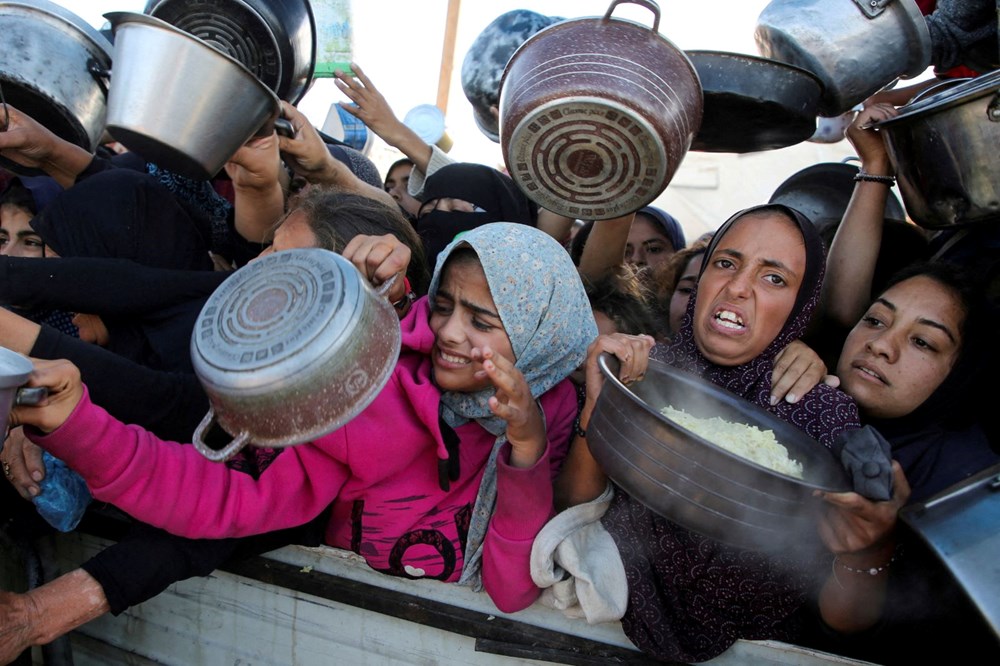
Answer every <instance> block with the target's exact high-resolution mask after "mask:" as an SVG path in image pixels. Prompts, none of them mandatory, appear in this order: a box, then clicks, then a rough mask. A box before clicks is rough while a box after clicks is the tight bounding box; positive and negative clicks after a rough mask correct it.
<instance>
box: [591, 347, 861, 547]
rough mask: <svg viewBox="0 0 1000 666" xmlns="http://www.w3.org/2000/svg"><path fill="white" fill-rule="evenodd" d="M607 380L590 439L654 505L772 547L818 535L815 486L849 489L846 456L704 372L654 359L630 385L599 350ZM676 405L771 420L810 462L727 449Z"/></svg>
mask: <svg viewBox="0 0 1000 666" xmlns="http://www.w3.org/2000/svg"><path fill="white" fill-rule="evenodd" d="M599 361H600V366H601V372H602V373H603V375H604V378H605V382H604V388H603V389H602V391H601V395H600V397H599V398H598V400H597V404H596V405H595V407H594V413H593V416H592V417H591V419H590V424H589V426H588V427H587V443H588V445H589V446H590V450H591V452H592V453H593V455H594V458H595V459H596V460H597V462H598V463H599V464H600V465H601V468H602V469H604V471H605V472H606V473H607V474H608V476H609V477H610V478H611V480H612V481H614V482H615V483H617V484H618V485H619V486H621V487H622V488H623V489H624V490H625V491H626V492H628V493H629V494H630V495H632V497H634V498H635V499H637V500H639V501H640V502H642V503H643V504H645V505H646V506H647V507H649V508H650V509H651V510H653V511H655V512H656V513H658V514H660V515H662V516H664V517H666V518H669V519H670V520H673V521H674V522H676V523H678V524H680V525H682V526H684V527H687V528H688V529H691V530H694V531H696V532H700V533H702V534H705V535H707V536H710V537H712V538H714V539H717V540H719V541H722V542H725V543H729V544H732V545H735V546H739V547H741V548H750V549H754V550H774V549H780V548H785V547H789V546H795V545H797V544H800V543H802V542H804V541H808V540H815V539H816V538H817V532H816V524H817V520H818V518H817V512H816V510H817V508H818V507H819V506H820V504H821V502H820V501H819V500H817V499H816V498H815V497H813V491H814V490H816V489H822V490H827V491H834V492H840V491H845V490H849V489H850V485H849V483H848V480H847V476H846V473H845V472H844V470H843V468H842V467H841V465H840V463H839V462H837V460H836V459H835V458H834V456H833V455H832V454H831V453H830V451H829V450H828V449H826V448H825V447H824V446H823V445H822V444H820V443H818V442H816V441H815V440H814V439H812V438H811V437H809V436H808V435H806V434H805V433H803V432H802V431H801V430H799V429H798V428H796V427H795V426H793V425H791V424H789V423H786V422H785V421H782V420H780V419H778V418H777V417H775V416H774V415H773V414H770V413H768V412H765V411H764V410H762V409H760V408H758V407H756V406H755V405H752V404H750V403H749V402H746V401H745V400H742V399H741V398H738V397H736V396H734V395H732V394H730V393H728V392H726V391H725V390H723V389H721V388H719V387H718V386H715V385H714V384H711V383H709V382H706V381H705V380H703V379H700V378H699V377H696V376H694V375H691V374H689V373H686V372H683V371H680V370H677V369H675V368H672V367H670V366H668V365H666V364H665V363H662V362H659V361H655V360H650V362H649V368H648V369H647V371H646V378H645V379H644V380H643V381H641V382H636V383H635V384H632V385H631V387H629V388H626V387H625V386H624V385H623V384H622V383H621V382H619V381H618V379H617V378H616V375H615V373H614V372H612V371H611V370H610V369H609V367H608V357H607V356H602V357H601V358H600V359H599ZM667 405H671V406H673V407H676V408H678V409H683V410H685V411H687V412H689V413H690V414H692V415H694V416H697V417H701V418H706V417H711V416H719V417H722V418H724V419H727V420H729V421H734V422H739V423H744V424H747V425H756V426H758V427H760V428H762V429H768V430H773V431H774V434H775V437H776V438H777V440H778V441H779V442H780V443H781V444H783V445H784V446H785V447H786V448H787V449H788V452H789V455H790V456H791V457H792V458H793V459H795V460H797V461H798V462H800V463H802V466H803V469H804V475H805V479H804V480H798V479H794V478H792V477H790V476H785V475H783V474H779V473H777V472H774V471H771V470H769V469H766V468H764V467H761V466H760V465H757V464H755V463H753V462H750V461H749V460H746V459H744V458H741V457H739V456H737V455H735V454H732V453H729V452H728V451H725V450H724V449H722V448H719V447H717V446H715V445H714V444H712V443H711V442H708V441H706V440H704V439H702V438H701V437H698V436H697V435H695V434H694V433H691V432H690V431H688V430H686V429H684V428H682V427H680V426H678V425H677V424H675V423H674V422H673V421H670V420H669V419H667V418H666V417H664V416H663V415H662V414H660V409H661V408H663V407H665V406H667Z"/></svg>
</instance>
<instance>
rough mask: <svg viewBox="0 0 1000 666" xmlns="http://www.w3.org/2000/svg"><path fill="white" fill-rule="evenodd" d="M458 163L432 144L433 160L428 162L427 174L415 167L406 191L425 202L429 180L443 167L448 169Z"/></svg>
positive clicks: (411, 172)
mask: <svg viewBox="0 0 1000 666" xmlns="http://www.w3.org/2000/svg"><path fill="white" fill-rule="evenodd" d="M457 161H458V160H456V159H455V158H454V157H450V156H449V155H448V153H446V152H444V151H443V150H441V149H440V148H438V147H437V146H435V145H433V144H432V145H431V159H430V160H428V162H427V173H424V172H422V171H421V170H420V169H418V168H417V167H413V170H412V171H410V180H409V183H408V184H407V186H406V191H407V192H409V193H410V196H411V197H413V198H414V199H420V200H421V201H423V196H424V185H425V184H426V183H427V179H428V178H430V177H431V176H432V175H434V172H435V171H437V170H438V169H440V168H441V167H446V166H448V165H449V164H454V163H455V162H457Z"/></svg>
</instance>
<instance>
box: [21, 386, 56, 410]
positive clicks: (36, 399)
mask: <svg viewBox="0 0 1000 666" xmlns="http://www.w3.org/2000/svg"><path fill="white" fill-rule="evenodd" d="M47 397H49V390H48V389H47V388H45V387H44V386H33V387H31V388H19V389H17V393H15V394H14V406H15V407H17V406H18V405H37V404H39V403H41V402H42V400H45V398H47Z"/></svg>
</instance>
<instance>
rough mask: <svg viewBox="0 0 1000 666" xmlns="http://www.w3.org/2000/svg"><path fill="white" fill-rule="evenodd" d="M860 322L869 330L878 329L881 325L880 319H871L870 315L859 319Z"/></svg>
mask: <svg viewBox="0 0 1000 666" xmlns="http://www.w3.org/2000/svg"><path fill="white" fill-rule="evenodd" d="M861 321H863V322H864V323H865V324H867V325H868V326H870V327H871V328H879V327H880V326H882V325H883V324H882V321H881V320H880V319H878V318H877V317H873V316H872V315H865V316H864V317H862V318H861Z"/></svg>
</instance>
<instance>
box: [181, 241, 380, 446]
mask: <svg viewBox="0 0 1000 666" xmlns="http://www.w3.org/2000/svg"><path fill="white" fill-rule="evenodd" d="M390 286H391V282H387V283H386V284H385V285H383V287H382V290H383V291H384V290H387V289H388V288H389V287H390ZM399 347H400V331H399V319H398V318H397V316H396V312H395V310H394V309H393V308H392V306H391V305H389V303H388V301H386V299H385V298H384V297H382V296H381V295H379V294H378V293H376V292H375V290H373V289H372V288H371V286H369V285H368V283H367V281H366V280H365V279H364V278H363V277H362V276H361V274H360V273H359V272H358V270H357V269H356V268H354V266H353V265H352V264H351V263H350V262H349V261H347V260H346V259H344V258H343V257H341V256H340V255H338V254H335V253H333V252H329V251H327V250H319V249H299V250H287V251H284V252H277V253H274V254H271V255H268V256H266V257H263V258H261V259H258V260H256V261H254V262H253V263H251V264H249V265H247V266H245V267H243V268H241V269H240V270H238V271H236V272H235V273H234V274H233V275H232V276H230V277H229V278H227V279H226V281H225V282H223V283H222V285H221V286H220V287H219V288H218V289H217V290H216V291H215V292H213V293H212V296H211V297H210V298H209V299H208V302H206V303H205V306H204V307H203V308H202V311H201V314H200V315H199V316H198V320H197V322H196V323H195V329H194V332H193V333H192V336H191V362H192V364H193V365H194V371H195V373H196V374H197V376H198V379H199V380H200V381H201V384H202V386H203V387H204V389H205V393H206V394H207V395H208V400H209V404H210V405H211V407H210V409H209V412H208V414H207V415H206V417H205V419H204V420H203V421H202V423H201V424H200V425H199V426H198V428H197V430H196V431H195V437H194V445H195V446H196V447H197V448H198V450H199V451H200V452H201V453H202V454H203V455H204V456H205V457H207V458H209V459H211V460H225V459H227V458H229V457H230V456H232V455H234V454H235V453H236V452H237V451H239V450H240V449H241V448H243V447H244V446H245V445H247V444H254V445H256V446H264V447H284V446H291V445H293V444H299V443H302V442H306V441H310V440H313V439H315V438H317V437H320V436H322V435H325V434H327V433H329V432H332V431H333V430H336V429H337V428H339V427H340V426H341V425H343V424H344V423H346V422H347V421H349V420H350V419H352V418H354V417H355V416H356V415H357V414H358V413H359V412H361V410H363V409H364V408H365V407H367V406H368V404H369V403H371V401H372V400H374V399H375V396H376V395H378V393H379V391H381V390H382V387H383V386H384V385H385V383H386V382H387V381H388V380H389V377H390V375H391V374H392V370H393V368H394V367H395V361H396V358H397V356H398V355H399ZM215 420H218V423H219V425H220V426H221V427H222V428H223V429H224V430H225V431H226V432H228V433H229V434H230V435H232V436H233V437H234V439H233V440H232V441H231V442H230V443H229V444H227V445H226V446H225V447H224V448H222V449H219V450H216V449H214V448H211V447H209V446H208V445H207V444H205V442H204V438H205V434H206V433H207V432H208V430H209V428H210V427H211V425H212V423H213V422H214V421H215Z"/></svg>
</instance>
